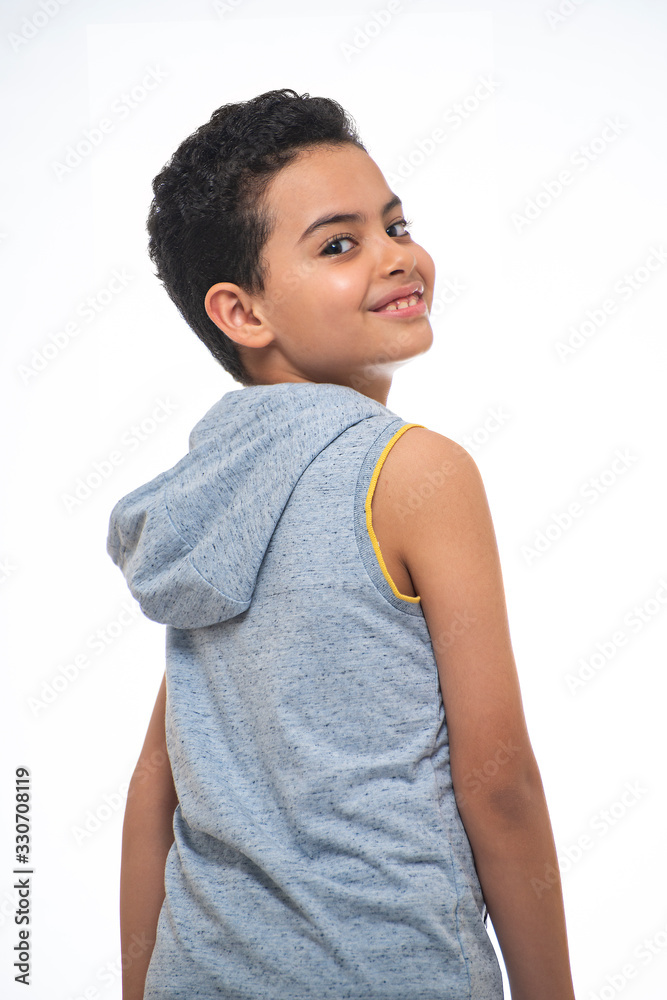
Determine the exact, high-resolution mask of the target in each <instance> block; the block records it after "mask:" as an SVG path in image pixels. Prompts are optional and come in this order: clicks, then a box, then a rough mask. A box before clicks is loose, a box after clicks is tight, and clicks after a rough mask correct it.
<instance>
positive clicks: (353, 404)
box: [107, 382, 503, 1000]
mask: <svg viewBox="0 0 667 1000" xmlns="http://www.w3.org/2000/svg"><path fill="white" fill-rule="evenodd" d="M413 426H423V425H421V424H410V423H406V422H405V421H404V420H402V419H401V418H400V417H399V416H397V415H396V414H395V413H393V412H392V411H391V410H389V409H387V408H386V407H385V406H383V405H382V404H381V403H378V402H376V401H375V400H372V399H369V398H368V397H366V396H364V395H363V394H361V393H359V392H357V391H356V390H354V389H351V388H349V387H347V386H340V385H334V384H331V383H313V382H298V383H292V382H286V383H278V384H274V385H260V386H252V387H248V388H243V389H235V390H232V391H230V392H227V393H226V394H225V395H224V396H223V397H222V399H220V400H219V401H218V402H217V403H216V404H215V405H214V406H213V407H212V408H211V409H210V410H209V411H208V413H207V414H206V415H205V416H204V418H203V419H202V420H201V421H200V422H199V423H198V424H197V425H196V427H195V428H194V430H193V431H192V433H191V435H190V442H189V452H188V454H187V455H186V456H185V457H184V458H183V459H181V461H180V462H178V463H177V464H176V465H175V466H174V467H173V468H172V469H170V470H169V471H168V472H165V473H163V474H161V475H159V476H157V477H156V478H155V479H153V480H152V481H151V482H149V483H147V484H146V485H144V486H142V487H140V488H139V489H137V490H135V491H134V492H132V493H130V494H129V495H128V496H126V497H125V498H123V499H122V500H120V501H119V502H118V503H117V504H116V506H115V508H114V510H113V512H112V515H111V520H110V526H109V536H108V544H107V547H108V552H109V554H110V556H111V558H112V559H113V561H114V562H115V563H116V564H117V565H118V566H119V567H120V568H121V570H122V571H123V573H124V575H125V577H126V579H127V582H128V585H129V588H130V590H131V592H132V594H133V595H134V597H135V598H136V599H137V600H138V601H139V602H140V605H141V608H142V610H143V612H144V614H145V615H147V616H148V617H149V618H150V619H152V620H153V621H156V622H161V623H163V624H165V625H166V626H167V629H166V675H167V707H166V739H167V748H168V752H169V758H170V762H171V768H172V773H173V778H174V784H175V788H176V792H177V795H178V801H179V804H178V807H177V808H176V811H175V814H174V823H173V825H174V835H175V840H174V843H173V845H172V847H171V849H170V851H169V855H168V857H167V862H166V869H165V890H166V896H165V900H164V903H163V905H162V909H161V911H160V917H159V922H158V929H157V939H156V943H155V947H154V950H153V954H152V957H151V963H150V967H149V970H148V976H147V981H146V989H145V993H144V997H145V1000H158V998H159V1000H190V998H193V997H197V998H200V997H201V998H211V1000H213V998H219V997H224V998H227V1000H466V998H469V1000H501V998H502V997H503V987H502V978H501V973H500V968H499V965H498V961H497V958H496V955H495V951H494V949H493V947H492V945H491V941H490V939H489V937H488V935H487V932H486V928H485V922H486V908H485V904H484V900H483V896H482V891H481V888H480V884H479V880H478V877H477V873H476V870H475V865H474V861H473V856H472V852H471V848H470V844H469V841H468V838H467V836H466V833H465V829H464V827H463V824H462V821H461V818H460V816H459V813H458V810H457V808H456V803H455V799H454V795H453V790H452V783H451V775H450V767H449V745H448V739H447V725H446V720H445V712H444V707H443V701H442V696H441V691H440V684H439V679H438V670H437V664H436V661H435V656H434V653H433V647H432V645H431V640H430V636H429V631H428V627H427V624H426V620H425V618H424V615H423V612H422V609H421V606H420V600H419V597H418V596H417V597H408V596H405V595H402V594H400V593H399V591H398V590H397V588H396V586H395V584H394V583H393V581H392V580H391V577H390V576H389V573H388V571H387V568H386V566H385V564H384V560H383V558H382V553H381V552H380V549H379V546H378V544H377V539H376V538H375V534H374V532H373V529H372V518H371V506H370V504H371V500H372V495H373V491H374V489H375V483H376V482H377V478H378V476H379V474H380V470H381V468H382V463H383V461H384V459H385V457H386V455H387V454H388V452H389V450H390V448H391V447H392V445H393V444H394V443H395V442H396V441H397V440H398V438H399V437H400V436H401V435H402V434H403V433H405V432H406V431H407V430H409V428H410V427H413Z"/></svg>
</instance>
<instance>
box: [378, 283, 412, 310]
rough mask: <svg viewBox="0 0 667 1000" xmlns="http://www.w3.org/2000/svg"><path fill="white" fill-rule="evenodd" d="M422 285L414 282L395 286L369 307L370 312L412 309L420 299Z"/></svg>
mask: <svg viewBox="0 0 667 1000" xmlns="http://www.w3.org/2000/svg"><path fill="white" fill-rule="evenodd" d="M423 294H424V286H423V285H421V284H419V282H415V283H414V284H412V285H404V286H402V287H401V288H395V289H394V291H393V292H389V293H388V294H387V295H385V296H383V298H381V299H380V300H379V302H377V303H376V304H375V305H374V306H373V307H372V309H371V312H403V311H404V310H406V309H410V310H412V309H414V307H415V306H416V305H418V304H419V303H420V302H421V301H422V296H423Z"/></svg>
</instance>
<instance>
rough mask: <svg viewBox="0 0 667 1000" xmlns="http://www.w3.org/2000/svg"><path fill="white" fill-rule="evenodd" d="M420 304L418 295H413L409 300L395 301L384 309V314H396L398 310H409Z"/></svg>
mask: <svg viewBox="0 0 667 1000" xmlns="http://www.w3.org/2000/svg"><path fill="white" fill-rule="evenodd" d="M418 302H419V296H418V295H411V296H410V298H409V299H395V300H394V301H393V302H390V303H389V304H388V305H386V306H385V307H384V309H383V310H382V311H383V312H396V310H397V309H407V308H408V306H414V305H416V304H417V303H418Z"/></svg>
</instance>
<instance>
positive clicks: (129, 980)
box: [120, 675, 178, 1000]
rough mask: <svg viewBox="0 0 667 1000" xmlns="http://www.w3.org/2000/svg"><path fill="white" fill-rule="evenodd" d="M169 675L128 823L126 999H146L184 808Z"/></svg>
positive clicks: (123, 881)
mask: <svg viewBox="0 0 667 1000" xmlns="http://www.w3.org/2000/svg"><path fill="white" fill-rule="evenodd" d="M166 698H167V694H166V675H165V677H163V679H162V684H161V685H160V690H159V693H158V696H157V700H156V702H155V708H154V709H153V714H152V716H151V721H150V724H149V726H148V732H147V733H146V739H145V741H144V745H143V748H142V751H141V754H140V757H139V760H138V762H137V766H136V768H135V770H134V774H133V775H132V779H131V781H130V787H129V790H128V795H127V805H126V807H125V820H124V822H123V847H122V860H121V875H120V937H121V955H122V960H123V1000H142V998H143V995H144V984H145V980H146V973H147V971H148V965H149V962H150V958H151V955H152V953H153V946H154V944H155V935H156V929H157V922H158V917H159V914H160V908H161V906H162V901H163V899H164V868H165V862H166V860H167V854H168V853H169V848H170V847H171V845H172V843H173V841H174V831H173V819H174V810H175V808H176V806H177V805H178V799H177V797H176V790H175V788H174V782H173V778H172V773H171V765H170V763H169V757H168V755H167V745H166V739H165V724H164V719H165V707H166Z"/></svg>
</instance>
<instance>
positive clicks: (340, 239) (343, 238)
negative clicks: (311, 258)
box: [322, 219, 412, 257]
mask: <svg viewBox="0 0 667 1000" xmlns="http://www.w3.org/2000/svg"><path fill="white" fill-rule="evenodd" d="M411 225H412V222H411V221H409V220H407V219H399V220H398V222H392V224H391V225H390V226H387V230H386V231H387V232H389V230H390V229H395V228H396V227H397V226H399V227H400V226H403V229H404V232H402V233H398V234H397V235H398V236H409V235H410V234H409V232H408V231H407V227H408V226H411ZM346 242H347V243H355V242H356V240H355V239H354V236H349V235H348V234H347V233H341V234H340V235H339V236H334V238H333V239H332V240H330V241H329V242H328V243H327V245H326V246H325V247H324V249H323V251H322V254H323V255H324V256H326V257H342V256H344V254H345V253H349V250H348V251H346V250H344V251H343V252H342V253H338V252H333V253H329V252H328V251H329V250H330V248H331V247H335V246H337V245H338V244H341V243H346Z"/></svg>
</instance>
